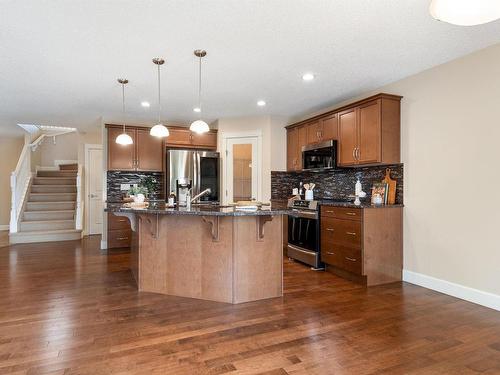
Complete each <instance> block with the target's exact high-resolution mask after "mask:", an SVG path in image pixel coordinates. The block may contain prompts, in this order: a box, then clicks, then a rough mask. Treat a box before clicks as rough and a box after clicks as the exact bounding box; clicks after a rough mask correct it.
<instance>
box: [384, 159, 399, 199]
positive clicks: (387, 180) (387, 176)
mask: <svg viewBox="0 0 500 375" xmlns="http://www.w3.org/2000/svg"><path fill="white" fill-rule="evenodd" d="M382 182H385V183H386V184H387V186H388V187H389V195H388V197H387V204H394V203H396V180H393V179H392V178H391V170H390V169H389V168H387V169H386V170H385V177H384V179H383V180H382Z"/></svg>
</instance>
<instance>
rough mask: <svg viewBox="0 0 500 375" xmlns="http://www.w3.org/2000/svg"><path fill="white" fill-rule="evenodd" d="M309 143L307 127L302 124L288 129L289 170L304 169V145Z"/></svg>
mask: <svg viewBox="0 0 500 375" xmlns="http://www.w3.org/2000/svg"><path fill="white" fill-rule="evenodd" d="M305 145H307V127H306V126H300V127H296V128H293V129H291V130H289V131H287V170H288V171H300V170H301V169H302V146H305Z"/></svg>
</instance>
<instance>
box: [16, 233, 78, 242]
mask: <svg viewBox="0 0 500 375" xmlns="http://www.w3.org/2000/svg"><path fill="white" fill-rule="evenodd" d="M81 233H82V231H81V230H76V229H63V230H49V231H36V230H35V231H26V232H17V233H10V234H9V240H10V243H11V244H16V243H33V242H52V241H71V240H79V239H80V238H81V236H82V234H81Z"/></svg>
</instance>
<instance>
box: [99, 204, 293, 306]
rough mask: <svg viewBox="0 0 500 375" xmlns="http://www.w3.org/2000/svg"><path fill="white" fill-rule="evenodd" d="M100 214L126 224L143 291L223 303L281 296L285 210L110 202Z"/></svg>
mask: <svg viewBox="0 0 500 375" xmlns="http://www.w3.org/2000/svg"><path fill="white" fill-rule="evenodd" d="M105 211H108V212H112V213H113V214H115V215H117V216H126V217H128V218H129V219H130V223H131V227H132V231H133V232H132V233H133V240H132V250H131V257H130V259H131V269H132V273H133V275H134V277H135V280H136V282H137V285H138V288H139V290H140V291H144V292H155V293H162V294H168V295H174V296H180V297H190V298H199V299H204V300H211V301H219V302H228V303H242V302H249V301H256V300H261V299H266V298H273V297H280V296H282V294H283V259H282V258H283V251H282V249H283V231H282V220H283V218H282V216H283V215H285V214H287V212H288V211H287V210H279V209H273V208H264V209H262V210H258V211H240V210H236V209H234V208H233V207H218V206H214V207H210V206H193V207H192V208H191V209H190V210H187V209H185V208H180V209H172V208H166V207H165V204H164V203H156V204H152V205H151V206H150V207H148V208H146V209H130V208H124V207H123V206H122V205H121V204H109V203H108V204H107V206H106V208H105Z"/></svg>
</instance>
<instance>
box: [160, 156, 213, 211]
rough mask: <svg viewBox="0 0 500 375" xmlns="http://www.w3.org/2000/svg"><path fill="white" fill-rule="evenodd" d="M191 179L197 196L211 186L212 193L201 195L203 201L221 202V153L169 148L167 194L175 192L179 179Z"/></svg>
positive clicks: (193, 194) (193, 193)
mask: <svg viewBox="0 0 500 375" xmlns="http://www.w3.org/2000/svg"><path fill="white" fill-rule="evenodd" d="M182 179H188V180H190V181H191V187H192V193H191V196H195V195H197V194H199V193H200V192H202V191H203V190H205V189H208V188H210V190H211V193H210V194H208V195H205V196H203V197H201V199H200V201H201V202H206V203H220V155H219V153H218V152H213V151H192V150H168V151H167V178H166V185H167V186H166V195H165V196H167V197H168V195H169V194H170V192H172V191H173V192H175V191H176V188H177V181H178V180H182Z"/></svg>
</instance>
